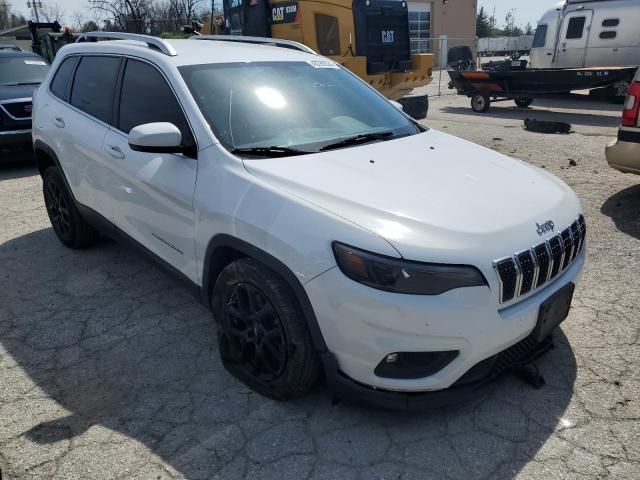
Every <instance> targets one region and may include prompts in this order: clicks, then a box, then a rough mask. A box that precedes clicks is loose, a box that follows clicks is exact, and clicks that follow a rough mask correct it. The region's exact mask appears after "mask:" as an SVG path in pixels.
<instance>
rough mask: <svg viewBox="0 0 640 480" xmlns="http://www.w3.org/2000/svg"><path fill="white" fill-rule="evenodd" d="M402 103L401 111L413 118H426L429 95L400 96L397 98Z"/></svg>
mask: <svg viewBox="0 0 640 480" xmlns="http://www.w3.org/2000/svg"><path fill="white" fill-rule="evenodd" d="M398 103H400V104H402V111H403V112H404V113H406V114H407V115H409V116H410V117H411V118H413V119H414V120H422V119H424V118H427V113H428V112H429V96H428V95H418V96H414V97H402V98H401V99H400V100H398Z"/></svg>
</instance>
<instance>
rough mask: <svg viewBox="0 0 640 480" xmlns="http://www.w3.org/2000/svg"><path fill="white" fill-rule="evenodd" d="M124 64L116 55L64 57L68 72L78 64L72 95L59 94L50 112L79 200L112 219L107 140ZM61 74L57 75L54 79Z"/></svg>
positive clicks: (58, 147)
mask: <svg viewBox="0 0 640 480" xmlns="http://www.w3.org/2000/svg"><path fill="white" fill-rule="evenodd" d="M67 62H69V63H67ZM74 62H77V63H74ZM120 63H121V58H119V57H114V56H83V57H80V58H79V59H77V60H65V63H64V65H62V67H65V70H66V69H68V68H72V67H74V66H75V76H74V77H73V83H72V85H71V87H70V92H69V94H68V97H66V98H60V96H58V98H57V100H58V101H55V102H52V103H51V107H50V108H51V113H50V114H47V117H48V121H49V122H50V123H51V125H48V126H47V127H51V128H52V129H53V130H54V133H55V135H52V138H55V142H56V152H57V155H58V158H59V160H60V163H61V165H62V168H63V170H64V173H65V176H66V177H67V180H68V182H69V183H70V186H71V189H72V191H73V194H74V196H75V198H76V200H78V202H80V203H81V204H83V205H85V206H87V207H90V208H91V209H93V210H94V211H96V212H98V213H100V214H101V215H102V216H103V217H105V218H107V219H109V220H111V219H112V211H111V206H110V203H109V201H108V193H107V192H108V190H109V188H110V186H109V176H108V175H107V173H108V172H107V170H106V167H105V157H104V155H103V150H102V143H103V141H104V137H105V135H106V133H107V130H108V128H109V126H108V124H109V123H110V122H111V117H112V111H113V100H114V94H115V89H116V82H117V79H118V71H119V69H120ZM62 67H61V69H60V70H59V72H60V74H61V75H62V73H64V72H63V70H62ZM56 78H58V77H57V74H56V77H54V83H55V81H56ZM61 78H62V77H61ZM52 88H53V85H52ZM61 91H62V90H61ZM52 93H53V92H52Z"/></svg>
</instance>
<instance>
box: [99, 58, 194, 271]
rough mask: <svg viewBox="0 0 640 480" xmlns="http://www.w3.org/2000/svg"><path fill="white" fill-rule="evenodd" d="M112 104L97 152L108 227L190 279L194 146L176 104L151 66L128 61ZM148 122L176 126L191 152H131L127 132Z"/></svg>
mask: <svg viewBox="0 0 640 480" xmlns="http://www.w3.org/2000/svg"><path fill="white" fill-rule="evenodd" d="M117 101H118V103H117V107H116V112H115V118H114V122H113V126H112V128H111V129H110V130H109V131H108V132H107V134H106V138H105V141H104V148H103V150H104V152H105V154H106V155H107V156H108V168H109V172H110V176H111V180H110V186H111V191H110V197H111V199H110V201H111V202H112V203H113V205H114V211H115V214H114V218H115V220H114V223H115V224H116V226H117V227H118V228H120V229H121V230H122V231H124V232H125V233H126V234H127V235H128V236H129V237H131V238H133V239H134V240H136V241H137V242H138V243H140V244H142V245H143V246H144V247H146V248H147V249H148V250H150V251H151V252H153V253H154V254H156V255H158V256H159V257H160V258H162V259H163V260H165V261H166V262H167V263H169V264H170V265H171V266H172V267H174V268H176V269H178V270H179V271H181V272H182V273H183V274H185V275H186V276H187V277H189V278H191V279H192V280H193V281H196V280H197V277H196V270H195V242H194V229H195V219H194V210H193V193H194V189H195V184H196V173H197V161H196V158H195V156H196V154H195V152H196V151H197V148H196V144H195V140H194V136H193V134H192V131H191V128H190V126H189V124H188V122H187V120H186V117H185V115H184V112H183V110H182V108H181V105H180V102H179V101H178V99H177V97H176V95H175V93H174V91H173V89H172V88H171V86H170V84H169V82H168V81H167V80H166V78H165V77H164V75H163V74H162V73H161V72H160V71H159V70H158V69H157V68H156V67H155V66H154V65H152V64H150V63H147V62H145V61H142V60H132V59H128V60H127V61H126V65H125V67H124V73H123V76H122V83H121V88H120V92H119V95H118V96H117ZM153 122H170V123H173V124H174V125H175V126H177V127H178V128H179V129H180V131H181V132H182V141H183V145H184V146H185V147H188V148H189V149H191V150H192V151H193V154H192V155H191V156H188V155H183V154H170V153H167V154H164V153H146V152H136V151H134V150H132V149H131V148H130V147H129V143H128V134H129V131H131V129H132V128H134V127H136V126H139V125H143V124H146V123H153Z"/></svg>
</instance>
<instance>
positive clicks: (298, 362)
mask: <svg viewBox="0 0 640 480" xmlns="http://www.w3.org/2000/svg"><path fill="white" fill-rule="evenodd" d="M211 304H212V305H213V316H214V319H215V321H216V324H217V326H218V346H219V349H220V357H221V359H222V363H223V365H224V366H225V368H226V369H227V370H229V372H231V373H232V374H233V375H234V376H236V377H237V378H238V379H239V380H241V381H242V382H243V383H245V384H246V385H248V386H249V387H251V388H252V389H254V390H255V391H257V392H258V393H260V394H262V395H265V396H267V397H271V398H274V399H277V400H291V399H293V398H297V397H300V396H302V395H304V394H305V393H307V392H308V391H309V390H310V389H311V388H312V387H313V386H314V385H315V383H316V381H317V379H318V375H319V372H320V360H319V357H318V355H317V352H316V350H315V348H314V345H313V342H312V340H311V335H310V333H309V330H308V328H307V325H306V322H305V319H304V316H303V313H302V310H301V308H300V306H299V304H298V301H297V299H296V298H295V296H294V294H293V292H292V291H291V289H290V288H289V286H288V285H287V284H286V283H285V282H284V281H283V280H282V279H281V278H280V277H279V276H278V275H276V274H275V273H274V272H272V271H271V270H270V269H268V268H266V267H265V266H263V265H262V264H260V263H259V262H257V261H255V260H253V259H251V258H242V259H240V260H236V261H235V262H233V263H231V264H230V265H228V266H227V267H226V268H225V269H224V270H223V271H222V273H221V274H220V276H219V277H218V279H217V280H216V284H215V286H214V288H213V295H212V300H211Z"/></svg>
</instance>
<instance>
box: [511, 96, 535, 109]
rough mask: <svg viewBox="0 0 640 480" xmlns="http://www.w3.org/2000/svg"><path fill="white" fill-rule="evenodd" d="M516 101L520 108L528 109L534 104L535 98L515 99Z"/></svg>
mask: <svg viewBox="0 0 640 480" xmlns="http://www.w3.org/2000/svg"><path fill="white" fill-rule="evenodd" d="M514 101H515V102H516V105H517V106H518V107H520V108H527V107H530V106H531V104H532V103H533V98H527V97H516V98H514Z"/></svg>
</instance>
